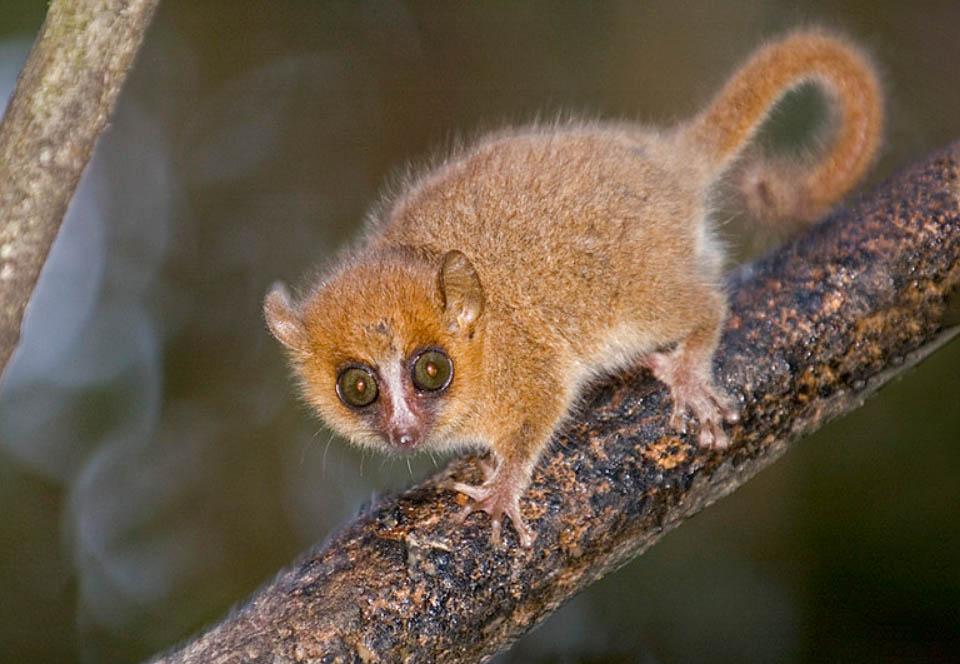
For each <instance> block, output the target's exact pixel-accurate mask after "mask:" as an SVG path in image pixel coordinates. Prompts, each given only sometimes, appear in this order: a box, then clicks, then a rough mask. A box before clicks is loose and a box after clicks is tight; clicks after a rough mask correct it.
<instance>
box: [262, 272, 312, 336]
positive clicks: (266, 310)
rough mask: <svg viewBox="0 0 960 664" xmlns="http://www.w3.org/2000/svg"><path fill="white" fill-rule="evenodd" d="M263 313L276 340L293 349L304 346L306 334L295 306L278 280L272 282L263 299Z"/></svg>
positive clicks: (285, 288)
mask: <svg viewBox="0 0 960 664" xmlns="http://www.w3.org/2000/svg"><path fill="white" fill-rule="evenodd" d="M263 315H264V318H266V319H267V327H269V328H270V331H271V332H272V333H273V336H275V337H276V338H277V341H279V342H280V343H282V344H283V345H284V346H286V347H287V348H291V349H293V350H300V349H303V348H304V347H305V346H306V340H307V335H306V332H305V330H304V329H303V323H302V322H301V321H300V317H299V316H298V315H297V308H296V306H295V305H294V304H293V301H292V300H291V299H290V293H288V292H287V287H286V286H284V285H283V284H282V283H280V282H279V281H278V282H276V283H275V284H273V286H272V287H271V288H270V292H269V293H267V297H266V299H265V300H264V301H263Z"/></svg>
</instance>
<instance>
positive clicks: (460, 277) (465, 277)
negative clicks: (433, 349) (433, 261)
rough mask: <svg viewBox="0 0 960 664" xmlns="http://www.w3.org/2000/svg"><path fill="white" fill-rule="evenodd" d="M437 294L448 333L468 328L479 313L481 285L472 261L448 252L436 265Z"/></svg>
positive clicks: (480, 307) (481, 303)
mask: <svg viewBox="0 0 960 664" xmlns="http://www.w3.org/2000/svg"><path fill="white" fill-rule="evenodd" d="M440 295H441V296H442V299H443V310H444V313H445V314H446V316H447V321H448V325H449V327H450V331H451V332H457V331H465V330H469V329H470V327H472V325H473V324H474V323H475V322H476V320H477V319H478V318H479V317H480V314H481V313H483V286H481V285H480V277H479V276H478V275H477V271H476V269H475V268H474V267H473V263H471V262H470V259H468V258H467V257H466V256H464V255H463V254H462V253H460V252H459V251H456V250H453V251H448V252H447V255H446V256H444V257H443V265H442V266H441V267H440Z"/></svg>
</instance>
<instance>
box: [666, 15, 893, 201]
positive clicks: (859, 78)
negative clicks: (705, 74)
mask: <svg viewBox="0 0 960 664" xmlns="http://www.w3.org/2000/svg"><path fill="white" fill-rule="evenodd" d="M804 83H813V84H815V85H817V86H819V87H820V89H821V90H822V91H823V92H824V93H825V95H826V97H827V99H828V101H829V104H830V107H831V111H832V124H833V133H832V134H831V140H830V142H829V144H828V145H827V146H826V147H825V149H824V150H823V153H822V155H821V156H820V157H819V159H818V160H816V161H815V162H814V163H813V164H808V163H796V162H793V163H791V162H787V161H783V160H781V161H770V160H765V159H760V158H757V159H756V160H755V161H753V162H751V163H748V164H746V165H745V167H744V168H743V170H742V174H741V176H740V182H739V185H740V188H741V189H742V190H743V193H744V195H745V199H746V202H747V206H748V208H749V209H750V212H751V213H752V214H753V215H755V216H756V217H758V218H767V219H770V220H781V219H797V220H812V219H816V218H818V217H820V216H822V214H823V213H824V212H826V210H827V209H828V208H829V207H830V206H831V205H832V204H833V203H834V202H836V201H837V199H839V198H840V197H842V196H843V195H844V194H846V193H847V192H848V191H850V189H851V188H852V187H853V186H854V185H855V184H856V183H857V181H859V180H860V178H861V177H862V176H863V174H864V172H865V171H866V170H867V168H868V167H869V165H870V162H871V161H872V159H873V156H874V154H875V152H876V149H877V147H878V145H879V143H880V137H881V132H882V125H883V97H882V94H881V91H880V84H879V82H878V80H877V75H876V72H875V71H874V68H873V66H872V65H871V63H870V61H869V59H868V58H867V57H866V56H865V55H864V54H862V53H861V52H860V51H859V50H858V49H857V48H856V47H854V46H853V45H851V44H849V43H847V42H846V41H845V40H843V39H841V38H839V37H836V36H833V35H830V34H829V33H826V32H824V31H823V30H819V29H805V30H800V31H797V32H794V33H792V34H790V35H788V36H787V37H785V38H784V39H782V40H780V41H777V42H774V43H772V44H769V45H767V46H765V47H763V48H761V49H760V50H759V51H757V52H756V53H755V54H754V55H753V56H752V57H751V58H750V60H748V61H747V63H746V64H745V65H744V66H743V67H742V68H741V69H740V70H739V71H738V72H737V73H736V74H735V75H734V76H733V77H732V78H731V79H730V80H729V81H728V82H727V84H726V85H725V86H724V88H723V90H721V91H720V94H719V95H717V97H716V98H715V99H714V100H713V102H712V103H711V104H710V105H709V106H708V107H707V109H706V110H705V111H704V112H703V113H701V114H700V115H699V116H697V117H696V118H694V120H693V121H692V122H690V123H689V124H688V125H687V126H686V127H685V128H684V134H685V135H684V138H685V139H686V140H689V141H690V143H691V144H692V145H694V146H696V147H697V149H698V150H700V151H702V153H703V157H704V159H705V161H706V162H707V164H708V169H709V170H710V171H712V172H713V173H715V174H717V175H719V173H721V172H723V171H724V170H725V169H726V168H727V167H728V166H729V165H730V164H731V162H733V160H734V159H736V157H737V156H738V155H739V154H740V153H741V151H742V150H743V148H744V147H745V146H746V145H747V144H748V143H749V141H750V139H751V138H752V137H753V136H754V134H755V133H756V132H757V129H758V128H759V127H760V126H761V125H762V124H763V121H764V120H765V119H766V117H767V116H768V114H769V113H770V110H771V109H772V108H773V106H774V105H775V104H776V103H777V102H778V101H779V100H780V99H781V98H782V97H783V96H784V95H785V94H786V93H787V92H789V91H790V90H793V89H795V88H796V87H798V86H799V85H802V84H804Z"/></svg>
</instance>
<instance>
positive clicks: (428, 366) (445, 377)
mask: <svg viewBox="0 0 960 664" xmlns="http://www.w3.org/2000/svg"><path fill="white" fill-rule="evenodd" d="M451 369H452V367H451V364H450V358H448V357H447V356H446V355H444V354H443V353H441V352H440V351H435V350H428V351H427V352H425V353H423V354H422V355H421V356H420V357H418V358H417V362H416V364H415V365H414V367H413V382H414V385H416V387H417V388H418V389H421V390H428V391H431V392H432V391H435V390H439V389H442V388H444V387H446V386H447V383H448V382H450V372H451Z"/></svg>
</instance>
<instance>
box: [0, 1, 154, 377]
mask: <svg viewBox="0 0 960 664" xmlns="http://www.w3.org/2000/svg"><path fill="white" fill-rule="evenodd" d="M158 2H159V0H53V2H51V3H50V9H49V10H48V11H47V17H46V20H45V21H44V22H43V28H42V29H41V31H40V36H39V37H38V38H37V41H36V43H35V44H34V46H33V51H32V52H31V53H30V58H29V59H28V60H27V64H26V66H25V67H24V69H23V72H22V73H21V74H20V79H19V81H17V88H16V90H15V91H14V94H13V97H12V98H11V100H10V104H9V106H8V107H7V112H6V115H5V116H4V118H3V124H2V125H0V374H2V372H3V369H4V367H6V365H7V360H9V359H10V354H11V353H12V352H13V349H14V347H15V346H16V345H17V342H18V341H19V339H20V323H21V320H22V319H23V312H24V310H25V309H26V306H27V301H28V300H29V298H30V294H31V293H32V292H33V287H34V285H35V284H36V282H37V277H38V276H39V275H40V268H42V267H43V262H44V261H45V260H46V258H47V252H49V250H50V245H52V244H53V240H54V238H55V237H56V235H57V230H58V229H59V228H60V221H61V220H62V219H63V215H64V213H65V212H66V210H67V203H68V202H69V201H70V197H71V196H73V191H74V189H76V186H77V182H78V181H79V180H80V174H81V173H82V172H83V169H84V167H85V166H86V165H87V162H88V161H89V160H90V154H91V153H92V152H93V146H94V144H95V143H96V141H97V137H98V136H99V135H100V132H101V131H102V130H103V128H104V126H105V125H106V123H107V120H108V118H109V117H110V113H111V112H112V111H113V106H114V103H115V102H116V99H117V95H118V94H119V92H120V87H121V86H122V85H123V80H124V78H126V75H127V70H128V69H129V68H130V64H131V63H132V62H133V57H134V55H135V54H136V52H137V49H139V48H140V44H141V42H142V40H143V34H144V32H145V31H146V28H147V25H148V24H149V23H150V18H151V17H152V15H153V10H154V8H155V7H156V5H157V3H158Z"/></svg>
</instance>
